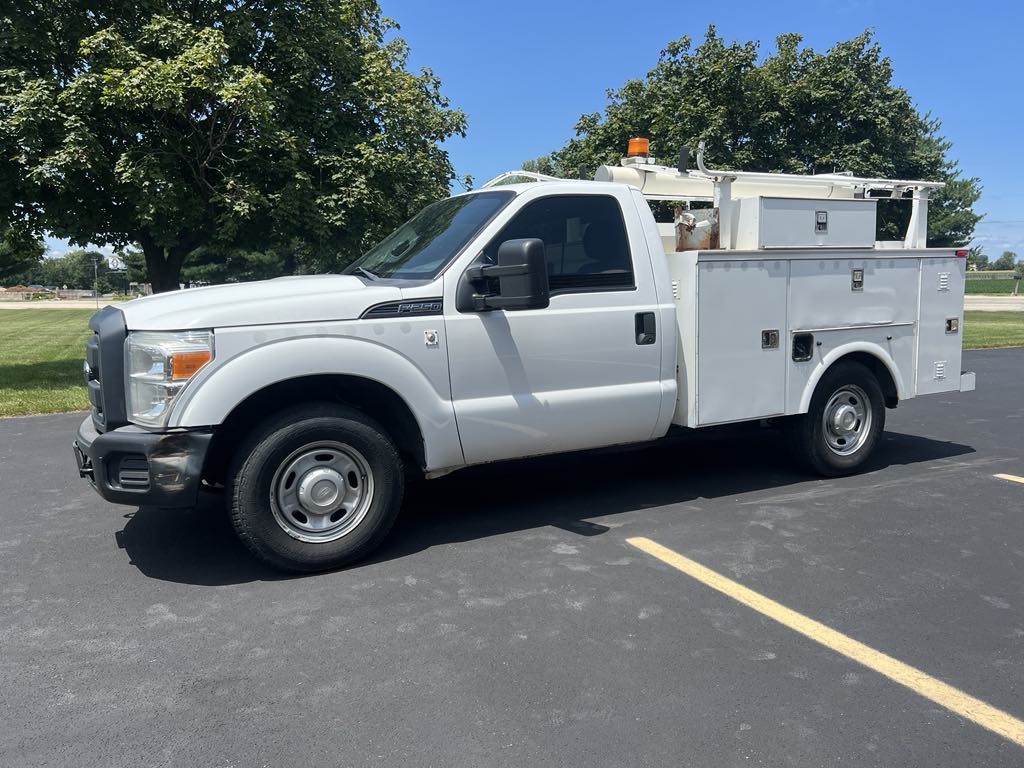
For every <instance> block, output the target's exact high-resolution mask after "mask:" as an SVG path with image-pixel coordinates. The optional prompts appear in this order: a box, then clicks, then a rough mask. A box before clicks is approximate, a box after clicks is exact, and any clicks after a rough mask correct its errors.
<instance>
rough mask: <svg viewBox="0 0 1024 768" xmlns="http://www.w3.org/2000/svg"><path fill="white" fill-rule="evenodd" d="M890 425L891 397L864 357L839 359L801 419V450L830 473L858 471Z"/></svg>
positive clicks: (798, 441) (811, 465)
mask: <svg viewBox="0 0 1024 768" xmlns="http://www.w3.org/2000/svg"><path fill="white" fill-rule="evenodd" d="M884 429H885V402H884V398H883V395H882V388H881V387H880V386H879V384H878V380H877V379H876V378H875V376H874V374H872V373H871V371H870V370H868V369H867V368H866V367H864V366H863V365H861V364H860V363H856V362H853V361H843V362H839V363H836V364H835V365H833V366H832V367H831V368H829V370H828V371H826V372H825V375H824V376H822V377H821V381H819V382H818V386H817V387H816V388H815V390H814V396H813V397H812V398H811V405H810V408H809V409H808V411H807V413H806V414H805V415H803V416H801V417H798V418H797V419H796V421H795V440H796V447H797V450H798V452H799V454H800V456H801V458H802V459H803V461H804V463H805V464H807V466H808V467H809V468H810V469H811V470H813V471H815V472H817V473H818V474H821V475H825V476H826V477H838V476H840V475H849V474H852V473H853V472H856V471H857V470H858V469H859V468H860V467H861V465H862V464H863V463H864V462H865V461H866V460H867V459H868V457H869V456H870V455H871V453H872V451H874V449H875V446H876V445H877V443H878V440H879V438H880V437H881V435H882V431H883V430H884Z"/></svg>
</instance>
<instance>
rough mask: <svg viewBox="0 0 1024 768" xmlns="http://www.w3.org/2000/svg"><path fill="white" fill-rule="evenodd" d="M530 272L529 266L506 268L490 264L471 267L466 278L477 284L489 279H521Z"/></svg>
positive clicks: (509, 266) (512, 265)
mask: <svg viewBox="0 0 1024 768" xmlns="http://www.w3.org/2000/svg"><path fill="white" fill-rule="evenodd" d="M529 271H530V265H529V264H510V265H508V266H504V267H499V266H497V265H495V264H488V265H487V266H481V267H470V268H469V269H467V270H466V278H467V279H469V280H472V281H474V282H475V281H477V280H484V279H486V278H489V277H520V276H522V275H526V274H528V273H529Z"/></svg>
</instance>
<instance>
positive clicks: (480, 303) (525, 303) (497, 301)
mask: <svg viewBox="0 0 1024 768" xmlns="http://www.w3.org/2000/svg"><path fill="white" fill-rule="evenodd" d="M473 308H474V309H475V310H476V311H477V312H486V311H488V310H491V309H530V308H531V300H530V297H529V296H523V297H515V298H503V297H501V296H483V295H481V294H479V293H478V294H474V295H473Z"/></svg>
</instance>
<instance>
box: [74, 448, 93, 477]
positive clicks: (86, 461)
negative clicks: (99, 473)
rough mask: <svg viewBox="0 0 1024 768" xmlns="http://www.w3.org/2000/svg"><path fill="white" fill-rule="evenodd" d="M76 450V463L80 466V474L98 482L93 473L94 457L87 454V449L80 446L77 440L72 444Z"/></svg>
mask: <svg viewBox="0 0 1024 768" xmlns="http://www.w3.org/2000/svg"><path fill="white" fill-rule="evenodd" d="M71 447H72V448H73V449H74V451H75V464H76V465H77V466H78V476H79V477H84V478H86V479H87V480H88V481H89V482H90V483H94V482H96V477H95V475H94V474H93V468H92V459H90V458H89V457H88V456H86V455H85V451H83V450H82V449H81V448H79V446H78V443H77V442H75V443H73V444H72V446H71Z"/></svg>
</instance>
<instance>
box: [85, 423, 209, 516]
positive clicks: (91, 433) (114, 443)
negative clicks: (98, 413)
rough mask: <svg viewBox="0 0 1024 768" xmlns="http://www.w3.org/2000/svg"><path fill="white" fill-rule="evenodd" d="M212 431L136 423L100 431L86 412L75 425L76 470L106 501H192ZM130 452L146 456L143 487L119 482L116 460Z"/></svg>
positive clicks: (145, 503) (174, 505) (188, 504)
mask: <svg viewBox="0 0 1024 768" xmlns="http://www.w3.org/2000/svg"><path fill="white" fill-rule="evenodd" d="M212 437H213V432H211V431H204V432H195V431H193V432H165V433H155V432H146V431H145V430H142V429H139V428H138V427H134V426H127V427H122V428H121V429H114V430H111V431H109V432H103V433H100V432H97V431H96V426H95V425H94V424H93V421H92V417H87V418H86V419H85V420H84V421H83V422H82V423H81V425H80V426H79V427H78V436H77V439H76V440H75V443H74V449H75V461H76V464H77V465H78V471H79V474H80V475H81V476H82V477H84V478H86V479H88V480H89V482H90V483H91V484H92V486H93V487H94V488H95V489H96V491H97V492H98V493H99V495H100V496H102V497H103V498H104V499H106V500H107V501H111V502H113V503H115V504H129V505H132V506H136V507H140V506H149V507H169V508H184V507H193V506H195V504H196V499H197V498H198V496H199V486H200V483H201V480H202V471H203V462H204V461H205V459H206V452H207V450H208V449H209V447H210V439H211V438H212ZM128 454H135V455H142V456H144V457H145V459H146V462H147V463H148V465H149V483H148V486H147V487H143V488H128V487H122V486H121V485H120V480H119V478H118V477H117V474H116V469H115V466H116V465H117V464H119V463H120V459H121V457H123V456H125V455H128Z"/></svg>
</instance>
